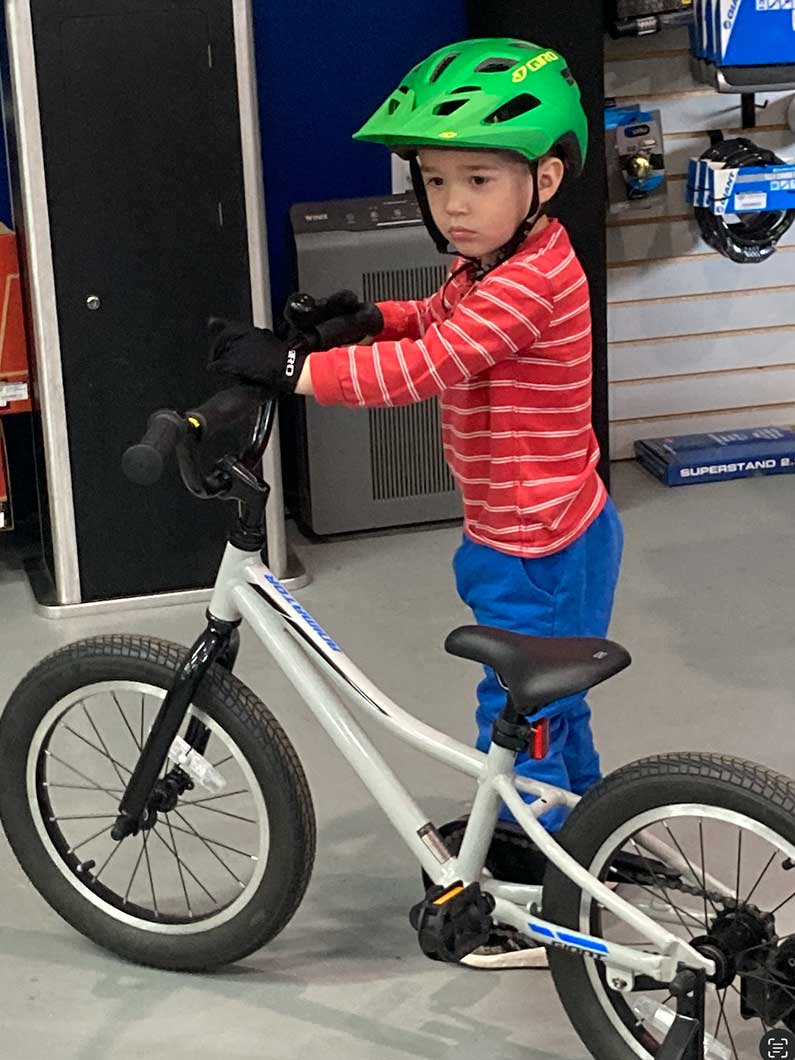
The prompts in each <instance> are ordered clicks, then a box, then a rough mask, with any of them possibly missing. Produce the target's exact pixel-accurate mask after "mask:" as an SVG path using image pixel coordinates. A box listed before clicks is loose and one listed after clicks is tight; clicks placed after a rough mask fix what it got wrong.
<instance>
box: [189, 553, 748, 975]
mask: <svg viewBox="0 0 795 1060" xmlns="http://www.w3.org/2000/svg"><path fill="white" fill-rule="evenodd" d="M209 614H210V615H211V616H212V620H213V621H215V622H222V623H237V622H239V621H240V620H245V621H246V622H247V623H248V624H249V625H250V626H251V628H252V629H253V630H254V632H255V633H256V635H257V636H258V638H259V639H260V641H261V642H262V644H263V645H264V646H265V648H266V649H267V651H268V652H269V654H270V655H271V656H272V657H273V660H274V662H276V664H277V665H278V666H279V667H280V669H281V670H282V671H283V672H284V674H285V676H286V677H287V679H288V680H289V681H290V683H291V684H292V685H293V687H294V688H295V689H296V691H297V692H298V694H299V695H300V696H301V698H302V699H303V700H304V701H305V702H306V704H307V706H308V707H309V709H310V710H311V711H312V713H313V714H314V716H315V717H316V718H317V720H318V721H319V722H320V724H321V725H322V727H323V728H324V729H325V731H326V733H327V734H328V736H329V737H330V738H331V740H332V741H333V743H334V744H335V745H336V747H337V748H338V749H339V750H340V752H341V753H342V754H343V755H344V757H345V758H346V759H347V761H348V763H349V764H350V765H351V767H352V768H353V770H354V771H355V772H356V774H357V775H358V776H359V778H360V779H361V780H362V782H363V783H364V785H365V786H366V788H367V789H368V790H369V792H370V793H371V795H372V796H373V798H374V799H375V801H376V802H377V803H378V804H379V805H380V806H381V807H382V809H383V810H384V812H385V813H386V815H387V817H388V818H389V820H390V821H391V822H392V824H393V826H394V827H395V829H396V831H397V832H398V834H399V835H400V836H401V837H402V839H403V840H404V842H405V843H406V845H407V846H408V847H409V849H410V850H411V852H412V853H413V854H414V856H415V857H416V858H417V860H418V861H419V862H420V864H421V865H422V867H423V868H424V869H425V871H426V872H427V874H428V876H429V877H430V878H431V879H432V880H433V881H434V883H438V884H441V885H443V886H448V885H452V884H454V883H456V882H459V881H460V882H462V883H463V884H464V885H467V884H469V883H472V882H478V883H479V884H480V886H481V888H482V889H483V890H484V891H487V892H489V893H490V894H491V895H492V896H493V897H494V899H495V910H494V917H495V919H496V920H497V921H499V922H501V923H503V924H507V925H510V926H512V927H514V928H516V929H517V930H518V931H519V932H521V934H522V935H523V936H524V937H525V938H527V939H531V940H533V941H535V942H536V943H538V944H547V945H548V944H550V943H556V944H557V945H560V946H565V947H567V948H569V949H571V950H573V951H576V952H578V953H580V954H587V955H589V956H591V957H596V958H597V959H599V960H601V961H603V962H604V963H605V964H606V965H607V966H608V976H609V981H611V983H613V984H619V985H618V986H617V987H616V988H617V989H621V990H631V989H632V987H633V985H634V978H635V977H636V976H647V977H649V978H651V979H654V980H656V981H658V982H663V983H668V982H670V981H671V980H672V979H673V978H674V976H675V975H676V973H677V969H678V968H679V967H681V966H682V965H685V966H687V967H689V968H691V969H693V970H694V971H697V972H699V971H703V972H704V973H705V974H707V975H711V974H713V972H714V966H713V964H712V962H711V961H709V960H708V959H706V958H705V957H703V956H702V955H701V954H699V953H698V952H696V951H695V950H694V949H692V948H691V947H690V946H689V945H688V944H687V943H685V942H684V941H682V940H681V939H679V938H677V936H675V935H674V934H672V933H671V932H670V931H668V930H667V929H666V928H665V927H663V926H662V925H661V924H660V923H659V922H658V921H655V920H653V919H651V917H649V916H647V915H646V913H644V912H643V911H642V910H641V909H640V908H638V907H636V906H633V905H630V904H629V903H628V902H626V901H625V900H624V899H623V898H621V897H620V896H619V895H618V894H616V893H615V892H614V891H612V890H611V889H610V888H608V887H607V886H605V884H603V883H602V882H600V881H599V880H598V879H597V878H596V877H595V876H592V875H591V874H590V873H589V872H588V871H587V870H586V869H584V868H583V867H582V866H580V865H579V864H578V863H577V862H576V861H575V860H574V859H573V858H572V857H571V856H570V855H569V854H567V853H566V851H564V850H563V848H562V847H561V846H560V845H559V844H558V843H557V842H556V840H555V839H554V838H553V837H552V836H551V835H550V834H549V833H548V832H547V831H546V830H545V829H544V827H543V825H541V824H540V823H539V820H538V817H539V816H540V815H541V814H542V813H544V812H545V811H547V810H549V809H550V808H552V807H553V806H559V805H567V806H570V807H573V806H575V805H576V804H577V802H578V801H579V799H578V797H577V796H576V795H573V794H572V793H571V792H567V791H564V790H562V789H560V788H556V787H552V786H550V785H547V784H543V783H540V782H536V781H533V780H530V779H527V778H524V777H519V776H517V775H516V773H515V771H514V763H515V754H514V752H512V751H509V750H506V749H504V748H501V747H498V746H497V745H496V744H493V745H492V746H491V748H490V750H489V752H488V753H487V754H483V753H482V752H479V751H477V750H475V749H473V748H471V747H468V746H466V745H465V744H463V743H461V742H459V741H458V740H455V739H453V738H452V737H450V736H448V735H446V734H444V733H442V732H439V731H438V730H436V729H434V728H433V727H432V726H430V725H426V724H425V723H424V722H421V721H419V720H418V719H417V718H415V717H413V716H412V715H411V714H409V713H407V712H406V711H404V710H403V709H401V708H400V707H399V706H398V705H397V704H396V703H394V702H393V701H392V700H391V699H390V698H389V697H387V696H386V695H384V693H383V692H381V691H380V690H379V689H378V688H377V687H376V686H375V685H374V684H373V683H372V682H371V681H370V680H369V679H368V678H367V677H366V675H365V674H363V673H362V671H361V670H359V669H358V667H356V666H355V664H354V663H353V662H352V661H351V660H350V659H349V658H348V657H347V656H346V655H345V653H344V652H343V651H342V649H341V648H340V647H339V645H338V644H336V642H335V641H334V640H333V639H332V637H331V636H330V635H329V634H328V633H326V631H325V630H324V629H323V628H322V627H321V626H320V625H319V624H318V623H317V622H316V621H315V620H314V619H313V618H312V616H311V615H310V614H309V613H308V612H307V611H306V610H305V609H304V608H303V607H302V606H301V605H300V604H299V603H298V601H297V600H295V599H294V598H293V597H292V596H291V595H290V593H289V592H288V591H287V590H286V589H285V588H284V586H282V585H281V583H280V582H279V581H278V579H277V578H275V577H274V575H273V574H272V573H271V571H270V570H269V568H268V567H267V566H266V565H265V564H264V563H262V562H261V561H260V560H259V558H258V557H257V556H256V554H252V553H251V552H247V551H243V550H241V549H238V548H236V547H235V546H234V545H232V544H228V545H227V547H226V551H225V553H224V556H223V560H222V562H221V566H220V569H219V572H218V578H217V581H216V584H215V588H214V591H213V596H212V599H211V602H210V606H209ZM332 686H333V687H332ZM335 688H336V690H337V692H339V693H341V695H342V697H343V698H344V699H345V700H347V702H348V703H349V704H350V705H351V706H354V707H359V708H364V709H365V710H366V711H367V713H368V714H369V716H370V717H372V718H374V719H375V720H376V721H378V722H379V723H380V724H381V725H382V726H383V727H384V728H385V729H387V730H389V731H390V732H392V733H394V734H395V735H397V736H398V737H400V738H401V739H402V740H403V741H404V742H406V743H407V744H409V745H410V746H412V747H414V748H416V749H417V750H419V751H421V752H423V753H424V754H426V755H428V756H430V757H431V758H434V759H436V760H437V761H440V762H443V763H444V764H445V765H447V766H450V767H451V768H453V769H456V770H458V771H459V772H461V773H464V774H466V775H467V776H470V777H472V778H473V779H475V780H476V781H477V790H476V794H475V799H474V803H473V806H472V812H471V815H470V817H469V820H468V822H467V827H466V831H465V834H464V838H463V841H462V845H461V850H460V853H459V855H458V856H457V857H453V856H451V855H450V854H449V852H448V851H447V850H446V848H445V846H444V843H443V841H442V839H441V837H440V836H439V833H438V832H437V831H436V829H435V828H434V826H433V824H432V823H431V822H430V821H429V820H428V818H427V816H426V815H425V814H424V813H423V812H422V810H421V809H420V808H419V806H418V805H417V804H416V803H415V802H414V800H413V799H412V797H411V796H410V794H409V793H408V791H407V790H406V788H405V787H404V786H403V785H402V784H401V782H400V781H399V779H398V778H397V777H396V776H395V774H394V773H393V771H392V770H391V768H390V767H389V765H388V764H387V763H386V762H385V761H384V759H383V757H382V756H381V755H380V753H379V752H378V751H377V749H376V748H375V747H374V746H373V744H372V743H371V742H370V740H369V739H368V737H367V736H366V734H365V733H364V732H363V730H362V729H361V728H360V727H359V725H357V723H356V722H355V720H354V719H353V718H352V717H351V715H350V713H349V711H348V710H347V709H346V706H345V704H344V703H343V701H342V699H341V698H340V695H338V694H337V692H335ZM519 792H524V793H527V794H531V795H535V796H537V799H536V801H535V802H534V803H532V804H530V805H528V803H526V802H525V801H524V800H523V799H522V797H521V795H520V794H519ZM503 802H504V803H505V804H506V805H507V807H508V808H509V809H510V810H511V812H512V813H513V815H514V817H515V818H516V820H517V821H518V823H519V825H520V826H521V827H522V829H523V830H524V831H525V832H526V834H527V835H528V836H529V837H530V839H531V840H532V841H533V842H534V843H535V845H536V846H537V847H538V849H539V850H540V851H541V852H542V853H543V854H544V855H545V856H546V857H547V858H548V859H549V861H551V862H552V863H553V864H554V865H555V866H557V868H559V869H560V870H561V872H563V873H564V874H565V875H566V876H568V877H569V878H570V879H571V880H573V881H574V882H575V883H576V884H577V885H578V886H579V887H580V888H581V889H582V890H583V891H585V892H586V893H588V894H589V895H591V896H592V897H593V898H594V899H595V900H597V901H598V902H600V903H601V904H602V905H603V906H605V908H607V909H608V910H609V911H610V912H612V913H613V914H614V915H615V916H616V917H618V918H619V919H620V920H622V921H623V922H625V923H626V924H629V925H630V926H631V927H632V928H633V929H634V930H635V931H637V932H639V933H640V934H641V935H642V936H643V937H644V938H646V939H648V941H649V943H650V945H651V946H652V947H654V949H655V950H656V951H658V952H645V951H638V950H636V949H632V948H629V947H625V946H622V945H620V944H617V943H608V942H605V941H604V940H603V939H600V938H595V937H592V936H589V935H587V934H581V933H579V932H574V931H572V930H571V929H568V928H562V927H560V926H559V925H556V924H551V923H548V922H546V921H544V920H543V919H542V918H541V917H540V916H538V915H537V909H538V907H539V906H540V903H541V897H542V888H541V887H532V886H525V885H519V884H513V883H508V882H504V881H500V880H494V879H492V878H491V877H489V876H488V874H486V875H485V876H484V866H485V862H486V857H487V853H488V849H489V845H490V843H491V839H492V835H493V832H494V828H495V826H496V824H497V820H498V817H499V812H500V808H501V804H502V803H503ZM641 839H643V840H644V842H643V845H644V847H645V848H646V849H648V850H649V852H650V853H652V854H653V855H655V856H656V857H660V858H663V859H664V860H665V862H666V863H667V864H668V865H670V866H672V867H674V868H676V869H677V871H679V872H681V873H682V874H683V875H685V876H686V877H688V878H691V877H692V873H691V871H690V868H689V866H688V865H687V864H686V862H685V860H684V859H683V858H682V857H681V856H680V855H678V854H677V853H676V852H675V851H673V850H671V849H670V848H669V847H668V846H667V845H666V844H664V843H662V842H661V841H660V840H658V839H657V838H656V837H654V836H645V837H644V836H641ZM639 841H640V840H639ZM694 882H696V883H697V884H700V885H701V884H703V881H701V880H694ZM709 883H710V886H711V887H713V888H715V889H718V890H720V891H721V892H722V893H725V894H726V895H727V896H731V894H732V893H733V892H732V891H731V889H730V888H729V887H726V886H725V885H723V884H722V883H721V882H720V881H719V880H715V879H714V878H712V877H710V878H709Z"/></svg>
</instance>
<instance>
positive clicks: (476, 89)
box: [450, 85, 481, 96]
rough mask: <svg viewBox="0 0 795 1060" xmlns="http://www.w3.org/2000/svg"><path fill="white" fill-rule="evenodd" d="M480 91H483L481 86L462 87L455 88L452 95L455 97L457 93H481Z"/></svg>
mask: <svg viewBox="0 0 795 1060" xmlns="http://www.w3.org/2000/svg"><path fill="white" fill-rule="evenodd" d="M480 91H481V87H480V85H461V87H460V88H454V89H453V90H452V91H451V92H450V95H451V96H453V95H455V93H456V92H480Z"/></svg>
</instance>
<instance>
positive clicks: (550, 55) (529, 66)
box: [511, 52, 560, 84]
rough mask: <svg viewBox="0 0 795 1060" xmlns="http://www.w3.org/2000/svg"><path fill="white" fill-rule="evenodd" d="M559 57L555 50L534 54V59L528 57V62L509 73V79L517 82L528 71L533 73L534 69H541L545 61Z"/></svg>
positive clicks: (549, 61) (551, 61) (555, 59)
mask: <svg viewBox="0 0 795 1060" xmlns="http://www.w3.org/2000/svg"><path fill="white" fill-rule="evenodd" d="M559 58H560V56H559V55H558V54H557V52H541V54H540V55H536V57H535V58H534V59H530V61H529V62H526V63H524V64H523V65H522V66H520V67H519V68H518V69H516V70H514V72H513V73H512V74H511V79H512V80H513V81H515V82H517V84H518V83H519V81H524V79H525V78H526V77H527V75H528V73H531V74H534V73H535V72H536V70H541V69H542V68H543V67H545V66H546V65H547V63H554V62H557V60H558V59H559Z"/></svg>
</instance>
